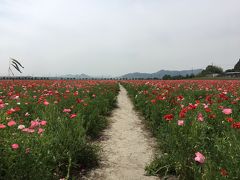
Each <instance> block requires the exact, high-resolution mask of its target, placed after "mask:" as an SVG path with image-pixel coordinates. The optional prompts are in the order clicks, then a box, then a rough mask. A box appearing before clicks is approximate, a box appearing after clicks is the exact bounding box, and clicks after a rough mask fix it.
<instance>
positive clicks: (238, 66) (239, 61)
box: [234, 59, 240, 71]
mask: <svg viewBox="0 0 240 180" xmlns="http://www.w3.org/2000/svg"><path fill="white" fill-rule="evenodd" d="M234 71H240V59H239V60H238V62H237V64H235V66H234Z"/></svg>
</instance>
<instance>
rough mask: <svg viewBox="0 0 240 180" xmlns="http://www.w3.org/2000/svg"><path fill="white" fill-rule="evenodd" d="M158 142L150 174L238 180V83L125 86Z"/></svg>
mask: <svg viewBox="0 0 240 180" xmlns="http://www.w3.org/2000/svg"><path fill="white" fill-rule="evenodd" d="M123 84H124V86H125V88H126V89H127V90H128V93H129V95H130V97H131V99H132V100H133V102H134V105H135V107H136V109H138V110H139V111H140V112H141V113H142V115H143V116H144V117H145V120H146V124H147V125H148V127H149V128H150V129H151V130H152V132H153V135H154V136H155V137H156V139H157V141H158V149H159V152H158V153H157V155H156V157H155V160H154V161H153V162H152V163H151V164H150V165H148V166H147V167H146V171H147V172H148V174H151V175H159V176H167V175H175V176H177V177H179V178H180V179H239V178H240V168H239V167H240V153H239V151H240V116H239V114H240V81H237V80H235V81H234V80H232V81H230V80H229V81H223V80H222V81H221V80H219V81H218V80H205V81H202V80H189V81H185V80H181V81H125V82H124V83H123Z"/></svg>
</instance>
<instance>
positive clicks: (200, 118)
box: [197, 113, 204, 122]
mask: <svg viewBox="0 0 240 180" xmlns="http://www.w3.org/2000/svg"><path fill="white" fill-rule="evenodd" d="M197 119H198V121H200V122H202V121H204V117H203V115H202V113H198V116H197Z"/></svg>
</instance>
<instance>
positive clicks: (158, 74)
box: [121, 69, 202, 79]
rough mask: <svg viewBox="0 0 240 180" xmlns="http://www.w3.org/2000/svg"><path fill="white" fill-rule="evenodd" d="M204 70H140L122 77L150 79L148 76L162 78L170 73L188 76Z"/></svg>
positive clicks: (171, 74)
mask: <svg viewBox="0 0 240 180" xmlns="http://www.w3.org/2000/svg"><path fill="white" fill-rule="evenodd" d="M201 71H202V69H194V70H182V71H170V70H160V71H158V72H155V73H140V72H135V73H128V74H125V75H123V76H121V78H128V79H132V78H143V79H148V78H159V79H161V78H162V77H163V76H164V75H170V76H178V75H181V76H186V75H187V74H188V75H191V74H194V75H196V74H199V73H200V72H201Z"/></svg>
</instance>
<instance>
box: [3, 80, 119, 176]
mask: <svg viewBox="0 0 240 180" xmlns="http://www.w3.org/2000/svg"><path fill="white" fill-rule="evenodd" d="M15 83H16V84H12V82H0V92H1V94H0V96H1V97H0V99H1V100H2V101H4V103H8V105H7V106H5V107H4V108H1V109H0V124H5V125H6V128H3V129H0V179H9V180H11V179H33V180H35V179H36V180H38V179H60V178H64V177H66V178H67V179H71V178H73V176H74V175H75V174H79V172H80V171H81V170H83V169H84V170H86V169H89V168H92V167H95V166H97V165H98V161H99V147H97V146H96V145H93V144H92V140H93V138H97V137H98V136H99V135H100V133H101V131H102V130H103V129H104V128H105V127H106V126H107V120H106V116H107V115H109V113H110V111H111V110H112V109H113V108H114V107H115V106H116V105H115V104H116V96H117V94H118V91H119V87H118V84H117V83H115V82H111V83H105V82H100V83H95V82H87V83H83V82H79V81H63V82H62V81H61V82H58V81H57V82H55V81H40V82H39V81H37V82H36V81H35V82H34V81H32V82H31V81H30V82H27V81H26V82H25V81H15ZM76 91H77V92H78V94H74V93H75V92H76ZM15 94H17V95H18V96H19V99H16V100H15V99H12V96H13V95H15ZM34 96H36V98H34ZM43 100H47V101H48V102H49V105H47V106H45V105H44V104H43ZM0 104H1V103H0ZM15 107H19V111H17V112H13V113H12V114H8V113H7V112H8V110H9V109H10V108H15ZM64 109H70V110H71V112H69V113H68V112H63V110H64ZM26 113H28V114H30V115H29V116H26V115H25V114H26ZM72 114H76V117H74V118H71V115H72ZM9 119H12V120H14V121H15V122H16V125H14V126H11V127H8V126H7V124H8V122H9ZM42 120H45V121H47V124H46V125H44V126H40V125H37V126H36V127H35V128H32V130H34V131H35V132H32V133H27V132H23V131H22V130H20V129H18V125H21V124H22V125H25V127H26V128H28V127H30V126H31V121H37V122H41V121H42ZM40 127H41V128H42V129H44V132H42V133H38V130H39V129H40ZM15 143H16V144H19V148H18V149H15V150H14V149H12V148H11V145H12V144H15Z"/></svg>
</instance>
